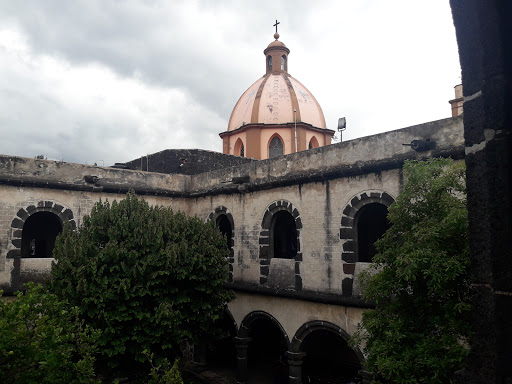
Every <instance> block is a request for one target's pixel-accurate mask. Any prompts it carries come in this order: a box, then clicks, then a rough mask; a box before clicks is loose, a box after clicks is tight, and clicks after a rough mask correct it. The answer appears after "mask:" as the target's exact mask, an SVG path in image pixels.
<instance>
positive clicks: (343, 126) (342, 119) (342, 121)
mask: <svg viewBox="0 0 512 384" xmlns="http://www.w3.org/2000/svg"><path fill="white" fill-rule="evenodd" d="M345 129H347V119H346V118H345V117H340V118H339V119H338V131H344V130H345Z"/></svg>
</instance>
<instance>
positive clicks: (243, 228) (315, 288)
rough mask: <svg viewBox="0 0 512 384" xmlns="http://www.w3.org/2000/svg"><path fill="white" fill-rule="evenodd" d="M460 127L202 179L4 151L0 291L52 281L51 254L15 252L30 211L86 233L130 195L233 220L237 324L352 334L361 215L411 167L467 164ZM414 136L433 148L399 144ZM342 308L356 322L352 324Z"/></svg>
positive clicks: (350, 144)
mask: <svg viewBox="0 0 512 384" xmlns="http://www.w3.org/2000/svg"><path fill="white" fill-rule="evenodd" d="M462 131H463V128H462V119H461V118H460V117H457V118H450V119H444V120H440V121H436V122H431V123H426V124H421V125H418V126H413V127H409V128H404V129H401V130H397V131H392V132H387V133H383V134H379V135H375V136H370V137H364V138H360V139H356V140H352V141H347V142H343V143H339V144H336V145H330V146H325V147H321V148H316V149H312V150H308V151H303V152H299V153H295V154H291V155H288V156H283V157H279V158H275V159H269V160H263V161H257V162H250V163H247V164H242V165H239V166H236V167H228V168H225V169H219V170H215V171H212V172H208V173H202V174H197V175H183V174H162V173H155V172H142V171H135V170H125V169H113V168H103V167H93V166H85V165H80V164H69V163H60V162H53V161H45V160H36V159H26V158H19V157H9V156H0V210H1V212H0V213H1V216H0V286H1V287H2V289H4V290H5V291H7V292H12V291H13V290H15V289H19V288H20V287H21V284H22V283H23V282H25V281H27V280H42V279H44V278H47V276H48V273H49V270H50V266H51V262H52V259H29V258H27V259H25V258H21V257H20V243H21V237H22V230H23V225H24V222H25V220H27V218H28V217H30V216H31V215H32V214H34V213H35V212H52V213H54V214H55V215H56V216H57V217H59V219H60V220H61V221H62V222H65V221H70V222H72V223H74V225H76V226H79V225H80V224H81V222H82V219H83V216H84V215H86V214H88V213H89V212H90V210H91V208H92V206H93V204H94V203H95V202H96V201H98V200H99V199H100V198H101V199H109V200H110V201H112V200H114V199H122V198H123V197H124V195H125V193H126V192H127V191H128V190H130V189H133V190H134V191H135V192H136V193H137V194H139V195H141V196H143V197H144V198H145V199H147V200H148V202H149V203H150V204H162V205H165V206H171V207H173V208H174V209H177V210H181V211H183V212H185V213H186V214H188V215H197V216H198V217H200V218H201V219H203V220H208V219H209V218H210V219H211V218H216V217H218V216H219V215H221V214H225V215H227V217H229V222H230V223H232V225H233V228H232V231H233V244H232V255H231V257H230V258H229V263H230V279H229V280H228V283H227V284H228V285H230V286H231V287H232V288H233V289H235V290H236V292H238V298H237V299H236V300H235V301H233V302H232V303H231V304H230V309H231V310H232V312H233V315H234V316H235V317H236V319H237V322H240V321H242V320H243V318H246V317H247V316H251V311H264V312H265V311H267V310H268V311H270V312H273V313H272V314H271V316H274V317H276V318H279V319H280V320H279V322H282V327H283V328H284V329H286V330H287V332H289V333H293V332H295V331H296V328H297V327H300V326H303V325H304V324H305V323H303V324H299V323H301V322H303V321H306V317H308V318H310V320H315V321H317V320H318V321H329V323H332V324H335V325H336V327H339V329H341V330H343V332H344V334H346V335H349V334H351V333H352V332H353V329H354V326H355V324H356V323H357V321H358V316H359V313H360V312H361V311H362V310H363V309H364V308H366V307H368V305H369V304H368V303H364V302H363V301H362V300H361V299H360V298H359V297H358V295H359V285H358V281H357V274H358V272H359V271H361V270H362V269H365V268H366V267H367V266H368V263H363V262H360V261H359V260H358V256H357V244H356V240H357V239H355V238H354V236H355V234H354V225H355V224H354V220H355V218H356V216H357V212H358V210H359V209H361V208H362V207H363V206H365V204H370V203H380V204H383V205H385V206H389V204H390V203H391V202H392V201H393V200H394V199H395V198H396V196H398V194H399V193H400V188H401V183H402V176H401V167H402V164H403V161H404V160H406V159H421V158H425V157H429V156H452V157H454V158H462V157H463V138H462ZM414 140H417V141H421V142H423V144H425V146H426V147H425V148H416V149H420V150H414V149H413V148H412V147H411V146H404V145H402V144H410V143H411V142H413V141H414ZM434 143H435V144H434ZM283 211H284V212H288V213H289V215H290V217H293V221H294V222H295V226H296V228H297V231H296V237H297V238H296V240H297V250H296V254H295V255H294V257H292V258H273V257H271V256H272V252H271V248H272V246H271V242H272V241H271V237H272V234H271V223H272V220H273V219H272V218H273V215H275V214H277V213H278V212H283ZM247 300H249V301H248V302H247ZM271 303H274V304H272V305H271ZM293 303H295V304H293ZM289 304H290V305H295V306H296V307H297V308H302V309H301V310H304V311H306V312H305V313H304V314H301V315H299V314H297V315H296V316H292V315H291V312H290V313H289V314H287V312H286V310H285V309H284V307H283V305H289ZM260 307H261V308H260ZM263 307H264V308H263ZM265 308H266V309H265ZM349 308H352V309H349ZM308 311H309V312H308ZM347 311H348V312H350V311H354V315H350V316H349V317H350V319H352V320H347V322H346V323H345V322H344V320H343V319H344V318H345V317H346V313H348V312H347ZM265 313H266V312H265ZM341 314H344V315H343V316H342V315H341ZM301 316H302V317H301ZM344 316H345V317H344ZM303 317H304V318H303ZM322 319H323V320H322ZM336 319H337V320H336ZM239 325H240V324H239ZM336 329H337V328H336ZM290 337H293V335H290Z"/></svg>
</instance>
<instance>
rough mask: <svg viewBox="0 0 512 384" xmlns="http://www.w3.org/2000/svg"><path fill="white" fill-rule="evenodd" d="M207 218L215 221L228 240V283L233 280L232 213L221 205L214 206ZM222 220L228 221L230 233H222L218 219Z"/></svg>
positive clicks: (233, 227)
mask: <svg viewBox="0 0 512 384" xmlns="http://www.w3.org/2000/svg"><path fill="white" fill-rule="evenodd" d="M223 219H224V220H223ZM208 220H211V221H213V222H214V223H215V225H216V226H217V228H219V229H220V230H221V232H222V233H223V234H225V235H226V236H227V240H228V244H227V246H228V248H229V257H228V267H229V276H228V281H229V282H230V283H232V282H233V265H234V263H235V249H234V248H235V222H234V220H233V215H232V214H231V213H230V212H229V210H228V209H227V208H226V207H224V206H223V205H221V206H218V207H217V208H215V211H214V212H212V213H210V215H209V216H208ZM220 220H222V221H223V223H229V226H230V227H231V235H230V236H229V234H228V233H224V232H223V230H222V229H221V228H220V227H219V221H220Z"/></svg>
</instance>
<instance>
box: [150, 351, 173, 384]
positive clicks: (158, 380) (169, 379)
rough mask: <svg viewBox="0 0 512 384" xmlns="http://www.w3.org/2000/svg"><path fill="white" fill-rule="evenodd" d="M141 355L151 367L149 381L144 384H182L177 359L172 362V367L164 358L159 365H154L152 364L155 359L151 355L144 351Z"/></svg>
mask: <svg viewBox="0 0 512 384" xmlns="http://www.w3.org/2000/svg"><path fill="white" fill-rule="evenodd" d="M143 354H144V356H146V357H147V358H148V360H149V363H150V365H151V371H150V372H149V381H148V382H147V383H146V384H183V378H182V377H181V373H180V370H179V368H178V363H179V361H178V360H177V359H176V360H174V364H173V365H172V367H171V364H170V363H169V360H167V359H165V358H164V359H163V360H162V362H161V363H160V364H157V365H155V363H153V359H154V357H155V356H154V354H153V353H149V352H148V351H147V350H146V351H143Z"/></svg>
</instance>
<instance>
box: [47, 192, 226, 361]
mask: <svg viewBox="0 0 512 384" xmlns="http://www.w3.org/2000/svg"><path fill="white" fill-rule="evenodd" d="M227 256H228V250H227V249H226V246H225V240H224V239H223V237H222V235H221V234H220V232H219V231H218V230H217V229H216V228H215V227H214V225H213V223H203V222H202V221H201V220H199V219H198V218H195V217H193V218H191V217H187V216H185V215H184V214H183V213H179V212H178V213H175V212H173V211H172V210H171V209H169V208H165V207H162V206H157V207H150V206H149V205H148V203H147V202H146V201H144V200H142V199H138V198H137V197H136V196H135V195H134V194H133V193H129V194H128V195H127V196H126V198H125V199H124V200H122V201H120V202H119V203H117V202H116V201H114V202H113V203H112V204H109V202H108V201H107V202H104V203H103V202H101V201H100V202H99V203H97V204H96V205H95V206H94V208H93V209H92V212H91V215H90V216H86V217H84V219H83V225H82V226H81V228H79V229H78V230H77V231H72V230H71V229H70V228H65V229H64V231H63V233H62V234H61V235H60V236H59V237H58V238H57V241H56V244H55V249H54V257H55V259H56V260H57V263H56V264H54V265H53V268H52V276H53V278H52V281H51V287H52V289H53V290H54V291H55V292H56V293H57V294H58V295H59V296H61V297H66V298H67V299H68V300H69V301H70V302H71V303H72V304H74V305H77V306H79V308H80V315H81V316H82V317H83V318H84V319H86V321H87V322H88V323H90V324H92V325H93V326H94V327H96V328H98V329H101V330H102V335H101V337H100V340H99V342H100V345H101V346H102V353H103V354H104V356H105V357H106V358H108V362H109V365H110V366H112V367H115V366H119V365H120V364H121V362H123V361H125V362H128V364H132V363H131V362H132V361H134V360H136V361H139V362H143V361H145V360H146V359H145V357H144V355H143V351H144V350H148V351H149V352H151V353H154V354H155V356H156V357H157V358H158V359H161V358H163V357H166V356H167V355H169V352H176V351H178V350H179V348H178V346H179V344H180V343H181V342H183V341H188V342H192V343H195V342H197V341H198V340H199V339H200V338H201V337H203V336H206V335H207V336H213V337H214V336H216V335H220V332H221V331H220V330H219V329H217V328H216V327H215V325H214V322H215V321H216V320H217V319H219V318H220V317H221V316H222V315H223V312H224V310H225V308H226V303H227V302H228V301H229V300H230V299H231V298H232V293H231V292H230V291H227V290H226V289H224V282H225V279H226V276H227V262H226V257H227ZM171 354H172V353H171ZM174 355H176V353H174Z"/></svg>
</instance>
